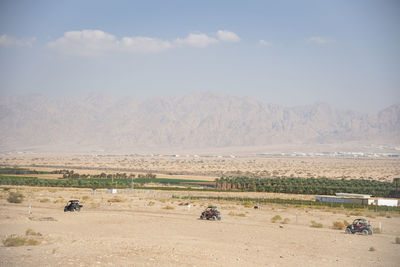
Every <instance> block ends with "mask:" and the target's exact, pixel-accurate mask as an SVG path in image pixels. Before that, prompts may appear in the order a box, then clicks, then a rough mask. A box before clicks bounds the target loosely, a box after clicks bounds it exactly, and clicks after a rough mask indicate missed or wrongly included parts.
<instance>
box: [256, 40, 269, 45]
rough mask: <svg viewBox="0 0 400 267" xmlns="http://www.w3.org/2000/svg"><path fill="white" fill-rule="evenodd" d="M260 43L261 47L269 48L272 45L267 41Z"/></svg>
mask: <svg viewBox="0 0 400 267" xmlns="http://www.w3.org/2000/svg"><path fill="white" fill-rule="evenodd" d="M258 43H259V44H260V45H262V46H269V45H271V43H270V42H268V41H265V40H260V41H258Z"/></svg>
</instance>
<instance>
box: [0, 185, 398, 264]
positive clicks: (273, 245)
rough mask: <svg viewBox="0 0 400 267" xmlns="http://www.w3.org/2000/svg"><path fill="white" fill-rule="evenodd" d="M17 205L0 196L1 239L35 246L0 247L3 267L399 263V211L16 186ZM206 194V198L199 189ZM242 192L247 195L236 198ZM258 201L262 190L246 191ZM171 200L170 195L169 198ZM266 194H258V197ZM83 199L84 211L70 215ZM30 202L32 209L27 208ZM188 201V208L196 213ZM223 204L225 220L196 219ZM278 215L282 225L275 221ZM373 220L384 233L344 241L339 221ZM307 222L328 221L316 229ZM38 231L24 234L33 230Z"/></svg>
mask: <svg viewBox="0 0 400 267" xmlns="http://www.w3.org/2000/svg"><path fill="white" fill-rule="evenodd" d="M16 189H18V191H19V192H21V193H23V194H24V195H25V196H26V199H25V201H24V202H23V203H21V204H12V203H8V202H7V200H6V199H5V198H6V194H7V193H6V191H4V190H2V192H1V199H0V205H1V208H0V226H1V227H0V237H1V238H2V239H3V240H4V239H5V238H6V237H9V236H21V237H29V238H33V239H36V240H38V241H39V242H40V243H39V244H38V245H35V246H21V247H6V246H0V258H1V260H0V265H1V266H293V265H298V266H398V264H399V262H400V245H399V244H396V243H395V238H396V236H400V216H399V215H398V214H389V213H388V214H382V213H381V214H377V213H374V212H365V211H358V212H359V213H357V212H355V211H348V210H341V209H312V208H309V207H290V206H282V205H272V204H269V205H267V204H266V205H262V206H261V209H254V208H253V207H251V206H250V207H249V206H244V205H243V203H240V202H227V201H219V202H218V201H213V202H210V201H208V200H185V199H181V198H177V197H178V196H185V195H188V194H196V192H191V193H188V192H161V191H152V190H136V191H134V192H124V193H119V194H108V193H107V191H106V190H97V192H96V193H95V194H93V192H92V190H90V189H64V188H32V187H18V188H10V189H9V190H16ZM203 194H206V193H203ZM232 194H237V195H238V196H242V195H243V194H244V195H246V194H248V193H232ZM250 194H252V196H254V194H257V193H250ZM173 196H174V197H173ZM265 196H268V193H262V197H265ZM69 199H80V200H81V202H82V204H83V205H84V207H83V210H82V211H81V212H64V211H63V207H64V205H65V204H66V202H67V200H69ZM29 203H30V204H31V210H30V211H29ZM187 204H190V208H189V207H188V205H187ZM210 204H212V205H217V206H218V208H219V209H220V211H221V214H222V220H221V221H208V220H200V219H199V215H200V214H201V212H202V211H203V210H204V209H205V208H206V207H207V206H208V205H210ZM276 215H279V216H281V218H282V220H285V219H286V223H283V222H280V221H278V222H276V223H273V222H272V221H271V219H272V218H273V217H274V216H276ZM360 215H362V216H367V218H368V219H369V220H370V221H371V224H372V225H373V226H374V227H378V226H379V224H380V225H381V227H382V233H380V234H374V235H372V236H363V235H358V234H355V235H346V234H344V231H343V230H335V229H332V224H333V222H334V221H344V220H346V221H349V222H350V221H352V220H353V219H355V218H357V217H360ZM311 221H316V222H318V223H321V224H322V225H323V227H322V228H313V227H311ZM29 229H30V230H32V231H33V232H35V233H39V234H40V235H33V236H29V234H28V236H26V232H27V230H29Z"/></svg>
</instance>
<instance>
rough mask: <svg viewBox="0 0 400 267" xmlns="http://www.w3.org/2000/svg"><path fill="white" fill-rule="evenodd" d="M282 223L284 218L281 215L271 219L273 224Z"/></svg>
mask: <svg viewBox="0 0 400 267" xmlns="http://www.w3.org/2000/svg"><path fill="white" fill-rule="evenodd" d="M280 221H282V217H281V216H280V215H275V216H274V217H272V218H271V222H273V223H276V222H280Z"/></svg>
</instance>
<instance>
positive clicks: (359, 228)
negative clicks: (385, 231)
mask: <svg viewBox="0 0 400 267" xmlns="http://www.w3.org/2000/svg"><path fill="white" fill-rule="evenodd" d="M345 233H346V234H355V233H361V234H363V235H372V227H371V225H370V224H369V222H368V221H367V220H366V219H355V220H354V221H353V223H352V224H350V225H348V226H347V227H346V230H345Z"/></svg>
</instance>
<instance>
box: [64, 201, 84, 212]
mask: <svg viewBox="0 0 400 267" xmlns="http://www.w3.org/2000/svg"><path fill="white" fill-rule="evenodd" d="M82 207H83V205H80V204H79V200H70V201H68V204H67V206H65V207H64V212H67V211H81V208H82Z"/></svg>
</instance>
